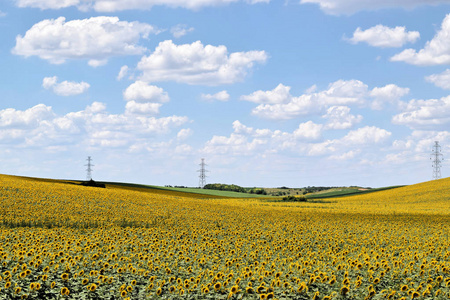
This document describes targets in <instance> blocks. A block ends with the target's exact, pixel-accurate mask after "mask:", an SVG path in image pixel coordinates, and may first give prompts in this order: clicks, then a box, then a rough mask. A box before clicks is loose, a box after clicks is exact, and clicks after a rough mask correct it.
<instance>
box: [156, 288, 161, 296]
mask: <svg viewBox="0 0 450 300" xmlns="http://www.w3.org/2000/svg"><path fill="white" fill-rule="evenodd" d="M161 294H162V289H161V288H158V289H157V290H156V295H158V296H160V295H161Z"/></svg>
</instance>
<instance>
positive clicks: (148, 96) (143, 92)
mask: <svg viewBox="0 0 450 300" xmlns="http://www.w3.org/2000/svg"><path fill="white" fill-rule="evenodd" d="M123 97H124V98H125V100H127V101H137V102H157V103H165V102H169V100H170V98H169V95H168V94H167V93H166V92H164V90H163V89H162V88H160V87H157V86H154V85H149V84H148V83H146V82H144V81H140V80H138V81H136V82H135V83H132V84H131V85H130V86H129V87H127V89H126V90H125V92H123Z"/></svg>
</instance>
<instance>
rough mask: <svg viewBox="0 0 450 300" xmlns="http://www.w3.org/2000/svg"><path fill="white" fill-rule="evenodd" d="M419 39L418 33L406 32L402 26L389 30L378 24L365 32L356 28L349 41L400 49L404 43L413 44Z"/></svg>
mask: <svg viewBox="0 0 450 300" xmlns="http://www.w3.org/2000/svg"><path fill="white" fill-rule="evenodd" d="M419 37H420V33H419V32H418V31H409V32H408V31H406V28H405V27H402V26H397V27H395V28H390V27H387V26H384V25H381V24H380V25H376V26H374V27H371V28H369V29H366V30H361V28H359V27H358V28H357V29H356V30H355V32H354V33H353V37H352V38H350V39H349V41H350V42H352V43H354V44H357V43H359V42H366V43H367V44H369V45H370V46H374V47H381V48H387V47H402V46H403V45H404V44H406V43H414V42H415V41H417V39H419Z"/></svg>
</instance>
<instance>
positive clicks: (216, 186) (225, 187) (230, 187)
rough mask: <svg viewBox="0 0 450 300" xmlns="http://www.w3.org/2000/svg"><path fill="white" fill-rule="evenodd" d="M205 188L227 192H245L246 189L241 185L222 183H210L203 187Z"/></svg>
mask: <svg viewBox="0 0 450 300" xmlns="http://www.w3.org/2000/svg"><path fill="white" fill-rule="evenodd" d="M203 188H204V189H207V190H218V191H229V192H238V193H246V192H247V190H246V189H244V188H243V187H241V186H238V185H235V184H222V183H210V184H207V185H205V186H204V187H203Z"/></svg>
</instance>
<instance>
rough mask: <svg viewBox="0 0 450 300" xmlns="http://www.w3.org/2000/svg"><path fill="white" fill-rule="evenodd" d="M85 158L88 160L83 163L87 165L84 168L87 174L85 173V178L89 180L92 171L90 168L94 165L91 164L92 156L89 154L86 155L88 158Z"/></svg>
mask: <svg viewBox="0 0 450 300" xmlns="http://www.w3.org/2000/svg"><path fill="white" fill-rule="evenodd" d="M86 160H87V161H88V163H87V165H85V166H87V169H86V172H87V174H86V180H87V181H89V180H91V179H92V171H93V170H92V167H93V166H94V165H93V164H91V162H92V158H91V157H90V156H88V158H87V159H86Z"/></svg>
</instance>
